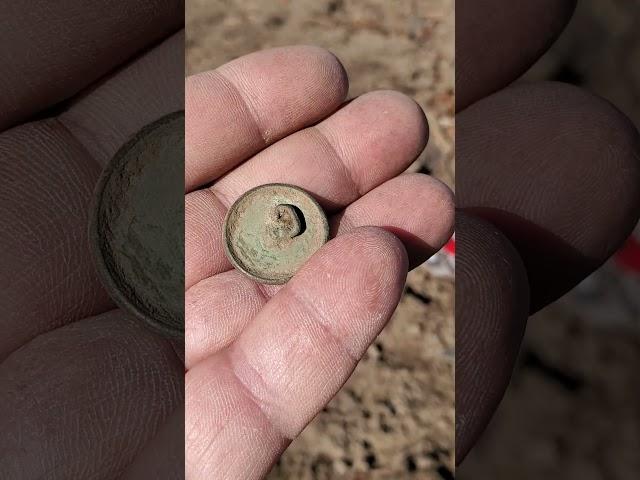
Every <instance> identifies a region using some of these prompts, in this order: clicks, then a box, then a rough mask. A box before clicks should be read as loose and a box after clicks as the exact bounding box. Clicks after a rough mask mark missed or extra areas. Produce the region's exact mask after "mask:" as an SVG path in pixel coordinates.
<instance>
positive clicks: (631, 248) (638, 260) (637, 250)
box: [615, 234, 640, 273]
mask: <svg viewBox="0 0 640 480" xmlns="http://www.w3.org/2000/svg"><path fill="white" fill-rule="evenodd" d="M615 262H616V264H617V265H618V266H619V267H620V268H623V269H625V270H627V271H631V272H634V273H640V235H637V234H635V235H631V236H630V237H629V238H628V239H627V241H626V242H625V244H624V245H623V246H622V248H621V249H620V250H618V252H617V253H616V255H615Z"/></svg>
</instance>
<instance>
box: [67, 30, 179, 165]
mask: <svg viewBox="0 0 640 480" xmlns="http://www.w3.org/2000/svg"><path fill="white" fill-rule="evenodd" d="M183 65H184V30H181V31H179V32H177V33H175V34H173V35H172V36H171V37H169V38H167V39H166V40H164V41H163V42H162V43H160V44H158V45H156V46H155V47H153V48H152V49H150V50H149V51H147V52H145V54H144V55H142V56H140V57H139V58H136V59H135V60H134V61H133V62H130V63H129V64H127V65H125V66H124V67H123V68H121V69H119V70H118V71H116V72H114V73H113V74H111V75H109V76H108V77H106V78H103V79H102V80H101V81H100V82H98V83H97V84H95V85H92V86H90V87H88V88H87V89H86V90H85V91H84V92H83V94H82V95H80V96H79V97H77V98H75V99H73V100H72V102H71V103H70V104H69V107H68V108H67V109H66V110H65V111H64V112H63V113H61V114H60V116H59V117H58V119H59V120H60V122H61V123H62V124H63V125H64V126H65V127H66V128H67V129H68V130H69V131H70V132H71V133H72V134H73V136H74V138H75V139H77V140H78V142H80V143H81V144H82V146H83V147H84V148H85V149H86V150H87V152H89V154H90V157H91V159H92V160H93V161H96V162H98V163H99V164H100V165H101V166H102V167H104V166H105V165H107V163H108V162H109V160H111V158H112V157H113V156H114V155H115V153H116V152H117V151H118V149H119V148H120V147H121V146H122V145H124V144H125V143H126V142H127V140H129V139H130V138H131V137H132V136H133V135H134V134H135V133H137V132H138V131H139V130H141V129H142V128H143V127H144V126H145V125H147V124H149V123H151V122H153V121H155V120H157V119H159V118H161V117H164V116H165V115H168V114H169V113H172V112H176V111H179V110H183V109H184V68H183Z"/></svg>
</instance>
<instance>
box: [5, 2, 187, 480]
mask: <svg viewBox="0 0 640 480" xmlns="http://www.w3.org/2000/svg"><path fill="white" fill-rule="evenodd" d="M111 3H112V2H101V1H93V2H86V1H80V0H68V1H66V2H59V3H57V4H56V8H50V2H35V3H34V2H8V1H7V2H5V1H0V10H2V11H3V12H5V13H7V15H6V21H5V23H4V26H3V28H2V29H0V59H2V60H3V61H2V63H3V65H4V66H5V69H4V71H3V74H2V76H1V79H0V158H1V161H0V182H1V183H2V188H1V189H0V190H1V191H2V192H3V193H2V207H1V208H0V216H1V217H2V225H3V228H2V229H0V245H1V246H2V248H0V255H1V256H2V260H1V262H2V265H3V268H2V273H1V274H0V282H1V285H2V289H1V293H0V298H1V303H2V306H3V312H2V315H0V330H1V331H2V335H0V385H2V388H0V405H2V410H3V414H2V415H0V431H1V432H2V434H1V435H0V452H2V455H0V478H24V479H30V478H95V479H100V478H104V479H112V478H120V477H121V476H123V475H124V476H125V478H126V476H129V477H128V478H181V477H182V476H183V475H184V471H183V458H182V455H183V410H182V408H181V406H182V405H183V397H184V376H183V374H184V366H183V360H182V356H183V354H182V352H181V351H180V349H179V348H175V347H176V346H175V345H172V344H171V343H169V342H168V341H166V340H164V339H162V338H160V337H158V336H156V335H154V334H152V333H150V332H149V331H148V330H146V329H145V328H143V327H142V326H141V325H140V324H139V323H138V322H136V321H134V320H133V319H131V318H129V316H128V315H127V314H126V313H124V312H122V311H120V310H118V309H116V308H115V305H114V304H113V303H112V301H111V300H110V298H109V296H108V295H107V293H106V292H105V291H104V289H103V288H102V286H101V285H100V283H99V281H98V279H97V275H96V273H95V271H94V267H93V261H92V258H91V255H90V249H89V242H88V239H87V219H88V217H89V208H90V207H89V206H90V203H91V198H92V195H93V188H94V186H95V184H96V182H97V180H98V176H99V175H100V172H101V170H102V168H103V167H104V165H106V163H107V162H108V161H109V159H110V158H111V157H112V156H113V154H114V153H115V152H116V150H117V149H118V148H119V147H120V145H122V144H123V143H124V142H125V141H126V140H127V139H128V138H129V137H130V136H131V135H133V134H134V133H135V132H136V131H137V130H139V129H140V128H141V127H142V126H144V125H146V124H147V123H149V122H151V121H153V120H155V119H157V118H159V117H161V116H163V115H165V114H167V113H170V112H172V111H175V110H179V109H181V108H183V105H184V104H183V102H184V98H183V81H184V70H183V63H184V35H183V32H182V31H181V30H180V29H181V28H182V26H183V24H182V15H183V4H182V2H166V1H138V0H134V1H131V2H127V9H126V10H124V11H123V9H122V8H119V7H118V6H117V5H112V4H111ZM69 19H73V27H72V28H71V27H69V28H68V30H65V29H64V28H63V27H61V25H69V23H68V21H69ZM25 22H28V23H25ZM123 26H124V27H123ZM70 45H73V46H74V48H73V55H70V54H69V52H70V50H69V46H70ZM25 79H27V80H28V81H26V80H25ZM156 471H161V472H162V476H161V477H160V476H158V475H156V474H155V473H154V472H156Z"/></svg>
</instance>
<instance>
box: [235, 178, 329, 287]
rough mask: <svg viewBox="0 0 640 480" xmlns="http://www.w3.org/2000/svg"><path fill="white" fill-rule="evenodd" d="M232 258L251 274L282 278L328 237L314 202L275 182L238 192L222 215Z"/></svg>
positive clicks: (276, 282) (277, 280) (258, 277)
mask: <svg viewBox="0 0 640 480" xmlns="http://www.w3.org/2000/svg"><path fill="white" fill-rule="evenodd" d="M223 228H224V232H223V233H224V246H225V250H226V253H227V256H228V257H229V260H230V261H231V263H232V264H233V265H234V266H235V267H236V268H237V269H238V270H240V271H242V272H244V273H245V274H246V275H248V276H249V277H251V278H252V279H254V280H256V281H258V282H260V283H266V284H272V285H281V284H283V283H286V282H287V281H288V280H289V279H290V278H291V277H293V275H294V274H295V273H296V272H297V271H298V269H299V268H300V267H301V266H302V265H303V264H304V263H305V262H306V261H307V260H308V259H309V257H311V255H313V254H314V253H315V252H316V251H317V250H318V249H319V248H320V247H321V246H322V245H323V244H325V243H326V242H327V240H328V239H329V224H328V222H327V217H326V215H325V214H324V212H323V210H322V207H320V205H318V202H316V201H315V199H314V198H313V197H312V196H311V195H309V194H308V193H307V192H305V191H304V190H303V189H301V188H299V187H295V186H293V185H285V184H281V183H274V184H269V185H261V186H259V187H256V188H254V189H252V190H249V191H248V192H246V193H245V194H244V195H242V196H241V197H240V198H239V199H238V200H237V201H236V202H235V203H234V204H233V205H232V206H231V208H230V209H229V212H228V213H227V217H226V218H225V221H224V227H223Z"/></svg>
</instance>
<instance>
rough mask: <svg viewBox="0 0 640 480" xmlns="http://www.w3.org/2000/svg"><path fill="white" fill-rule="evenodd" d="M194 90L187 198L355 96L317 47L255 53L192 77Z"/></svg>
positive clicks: (188, 125) (188, 102) (188, 96)
mask: <svg viewBox="0 0 640 480" xmlns="http://www.w3.org/2000/svg"><path fill="white" fill-rule="evenodd" d="M186 83H187V85H186V88H185V143H186V146H185V190H186V191H187V192H189V191H191V190H195V189H196V188H198V187H199V186H202V185H204V184H207V183H210V182H211V181H213V180H215V179H216V178H217V177H219V176H220V175H222V174H223V173H225V172H227V171H228V170H230V169H231V168H233V167H234V166H236V165H238V164H239V163H240V162H242V161H243V160H245V159H247V158H249V157H250V156H251V155H253V154H255V153H257V152H258V151H259V150H262V149H263V148H265V147H266V146H268V145H270V144H271V143H273V142H275V141H277V140H279V139H281V138H283V137H285V136H286V135H288V134H290V133H293V132H295V131H296V130H299V129H301V128H304V127H307V126H309V125H312V124H314V123H316V122H318V121H319V120H322V119H323V118H324V117H326V116H328V115H329V114H331V113H333V111H334V110H336V109H337V108H338V107H339V106H340V104H341V103H342V102H343V101H344V99H345V97H346V95H347V90H348V81H347V75H346V73H345V71H344V68H343V67H342V65H341V64H340V62H339V61H338V59H337V58H336V57H335V56H334V55H333V54H331V53H329V52H328V51H326V50H324V49H322V48H318V47H310V46H296V47H285V48H275V49H271V50H264V51H261V52H256V53H252V54H250V55H246V56H244V57H241V58H239V59H237V60H234V61H232V62H230V63H227V64H225V65H223V66H221V67H220V68H218V69H217V70H213V71H211V72H205V73H201V74H198V75H193V76H191V77H188V78H187V80H186Z"/></svg>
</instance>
